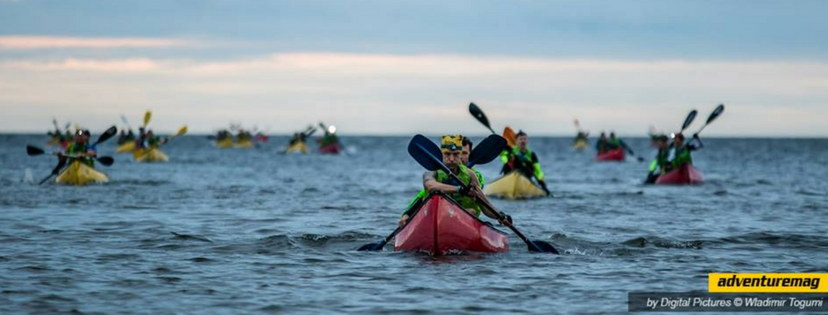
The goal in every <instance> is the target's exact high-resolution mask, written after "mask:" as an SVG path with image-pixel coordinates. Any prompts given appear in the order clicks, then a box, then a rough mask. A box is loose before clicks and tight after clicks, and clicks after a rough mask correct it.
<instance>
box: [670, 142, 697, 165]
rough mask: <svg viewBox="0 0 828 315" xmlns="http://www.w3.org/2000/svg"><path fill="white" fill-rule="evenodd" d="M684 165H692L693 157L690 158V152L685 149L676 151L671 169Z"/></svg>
mask: <svg viewBox="0 0 828 315" xmlns="http://www.w3.org/2000/svg"><path fill="white" fill-rule="evenodd" d="M684 164H689V165H693V157H692V156H690V150H689V149H687V148H686V147H683V148H680V149H676V157H675V158H673V163H672V167H673V168H674V169H676V168H679V167H681V166H682V165H684Z"/></svg>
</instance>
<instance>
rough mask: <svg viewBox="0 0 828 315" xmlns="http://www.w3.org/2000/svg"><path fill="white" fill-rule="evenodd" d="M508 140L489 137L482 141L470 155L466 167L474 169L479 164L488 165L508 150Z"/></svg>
mask: <svg viewBox="0 0 828 315" xmlns="http://www.w3.org/2000/svg"><path fill="white" fill-rule="evenodd" d="M506 145H507V144H506V139H503V137H501V136H499V135H489V136H488V137H486V139H483V141H480V143H479V144H477V146H476V147H474V149H473V150H472V151H471V153H470V154H469V163H468V164H467V165H466V166H468V167H472V166H475V165H478V164H486V163H489V162H491V161H493V160H494V159H496V158H497V157H498V156H500V153H501V152H503V150H504V149H506Z"/></svg>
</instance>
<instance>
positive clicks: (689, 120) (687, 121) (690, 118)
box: [681, 109, 699, 131]
mask: <svg viewBox="0 0 828 315" xmlns="http://www.w3.org/2000/svg"><path fill="white" fill-rule="evenodd" d="M698 113H699V112H698V111H697V110H695V109H694V110H693V111H691V112H690V113H689V114H687V118H685V119H684V124H683V125H681V131H684V129H687V127H690V124H692V123H693V120H694V119H696V115H697V114H698Z"/></svg>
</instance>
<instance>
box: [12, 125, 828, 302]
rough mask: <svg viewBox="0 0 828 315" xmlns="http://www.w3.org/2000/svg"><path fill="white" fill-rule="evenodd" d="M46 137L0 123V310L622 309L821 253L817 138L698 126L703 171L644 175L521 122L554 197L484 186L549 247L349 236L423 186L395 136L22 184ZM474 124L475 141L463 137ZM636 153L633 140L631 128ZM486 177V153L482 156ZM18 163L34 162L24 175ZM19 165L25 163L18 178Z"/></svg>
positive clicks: (177, 157) (380, 229) (813, 263)
mask: <svg viewBox="0 0 828 315" xmlns="http://www.w3.org/2000/svg"><path fill="white" fill-rule="evenodd" d="M45 140H46V139H44V137H42V136H21V135H0V165H2V168H0V313H2V314H8V313H16V312H19V313H37V314H41V313H48V312H60V313H66V312H77V313H83V314H93V313H110V314H112V313H117V314H123V313H159V314H169V313H179V314H187V313H193V312H203V313H227V314H237V313H271V312H272V313H308V314H320V313H347V314H357V313H362V314H368V313H370V314H424V313H452V314H466V313H469V314H471V313H478V312H480V311H486V312H519V313H540V314H548V313H593V312H609V313H614V312H617V313H626V311H627V305H626V302H627V292H629V291H690V290H706V287H707V273H708V272H713V271H718V272H727V271H733V272H824V271H825V270H828V235H826V233H825V232H826V230H828V228H826V227H828V215H826V211H828V189H826V186H827V185H826V183H828V167H826V165H828V140H804V139H800V140H789V139H773V140H771V139H709V140H707V141H706V142H705V143H706V144H707V147H706V148H705V149H704V150H703V151H699V152H697V153H696V154H695V156H694V160H695V162H696V165H697V167H698V168H699V169H700V170H701V171H702V172H703V173H704V175H705V177H706V180H707V183H706V184H705V185H703V186H699V187H647V186H642V185H641V184H640V183H641V181H642V180H643V178H644V175H645V173H646V167H647V165H646V163H638V162H635V161H628V162H625V163H596V162H594V161H593V160H592V153H591V152H574V151H572V150H571V149H570V143H571V142H570V139H563V138H535V139H532V142H531V144H530V145H531V146H532V147H533V148H534V150H536V151H537V152H538V154H539V156H540V158H541V163H542V164H543V167H544V170H545V171H546V173H547V176H548V178H549V179H548V182H549V185H550V186H549V188H550V189H551V190H552V191H553V192H554V195H555V196H554V198H548V199H542V200H532V201H522V202H521V201H502V200H496V201H494V203H495V205H496V206H498V207H500V208H501V209H502V210H503V211H505V212H507V213H509V214H511V215H512V216H513V217H514V219H515V225H516V226H518V227H519V228H520V229H521V230H522V232H523V233H524V234H527V235H528V236H529V237H531V238H534V239H542V240H548V241H549V242H551V243H552V244H554V245H555V246H556V247H558V248H559V249H561V250H563V251H565V254H564V255H560V256H554V255H544V254H530V253H528V252H527V251H526V249H525V245H523V244H522V242H521V241H520V239H519V238H517V237H516V236H512V237H511V246H512V251H511V252H510V253H507V254H497V255H483V254H467V255H460V256H451V257H441V258H431V257H426V256H423V255H420V254H414V253H396V252H393V248H392V247H391V246H388V247H386V251H385V252H381V253H370V252H369V253H366V252H356V251H355V249H356V248H357V247H359V246H361V245H363V244H366V243H371V242H376V241H379V240H380V239H382V238H383V237H385V236H386V235H387V234H388V233H390V232H391V231H392V230H393V229H394V228H395V224H396V221H397V219H398V218H399V215H400V214H401V212H402V211H403V207H404V206H405V205H406V204H407V203H408V201H409V200H410V199H411V198H412V197H413V196H414V195H415V194H416V193H417V191H419V188H420V185H421V179H420V178H421V177H420V176H421V174H422V172H423V170H422V169H420V168H419V166H418V165H417V164H416V163H415V162H414V161H413V160H412V159H411V158H409V157H408V155H407V153H406V149H405V148H406V145H407V142H408V138H401V137H384V138H378V137H367V138H348V137H345V138H344V140H343V142H344V143H345V145H347V146H349V147H350V150H349V151H350V152H349V154H348V155H344V156H318V155H309V156H299V155H280V154H277V151H278V149H279V147H280V146H281V145H282V144H283V143H285V142H286V141H287V139H286V138H279V137H276V138H272V139H271V143H270V144H265V145H264V146H263V147H261V148H259V149H253V150H219V149H215V148H213V147H212V146H211V143H210V142H209V141H208V140H207V139H206V138H205V137H201V136H188V137H183V138H180V139H176V140H175V141H174V142H172V143H170V144H169V145H167V146H166V147H165V148H164V151H165V152H166V153H168V155H169V156H170V157H171V160H170V163H167V164H152V165H151V164H139V163H134V162H132V161H131V159H130V158H129V155H115V153H114V141H112V142H110V143H107V144H105V145H102V146H101V148H100V149H101V151H102V153H104V154H111V155H115V156H116V163H115V164H114V165H113V166H112V167H110V168H104V167H101V166H99V167H98V168H99V169H103V170H104V171H105V172H106V173H107V174H108V175H109V177H110V180H111V182H110V183H109V184H106V185H101V186H90V187H63V186H56V185H53V184H49V185H42V186H35V185H34V184H32V183H31V179H34V180H35V181H37V180H39V179H40V178H42V177H43V176H45V175H47V174H48V172H49V170H50V169H51V167H53V166H54V163H55V161H54V160H53V159H52V158H48V157H27V156H26V155H25V150H24V147H25V145H26V144H29V143H31V144H41V143H44V142H45ZM478 140H479V139H478ZM628 142H629V143H630V144H631V145H632V147H633V148H634V149H636V152H637V153H640V154H645V155H646V156H647V157H648V158H649V157H650V156H651V155H653V154H654V152H653V151H652V150H651V149H650V148H648V147H647V143H646V141H645V139H632V140H630V141H628ZM480 169H481V171H482V172H483V174H484V175H486V176H487V178H488V179H489V180H493V179H494V178H496V177H497V171H498V169H499V165H495V164H490V165H485V166H482V167H480ZM27 173H31V175H32V176H27ZM27 177H30V178H27Z"/></svg>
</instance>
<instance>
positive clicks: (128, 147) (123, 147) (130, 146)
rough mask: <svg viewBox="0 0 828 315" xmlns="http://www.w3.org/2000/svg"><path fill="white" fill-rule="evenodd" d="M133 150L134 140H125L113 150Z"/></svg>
mask: <svg viewBox="0 0 828 315" xmlns="http://www.w3.org/2000/svg"><path fill="white" fill-rule="evenodd" d="M133 150H135V141H127V142H124V143H123V144H121V145H119V146H118V150H117V151H115V152H118V153H128V152H132V151H133Z"/></svg>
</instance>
